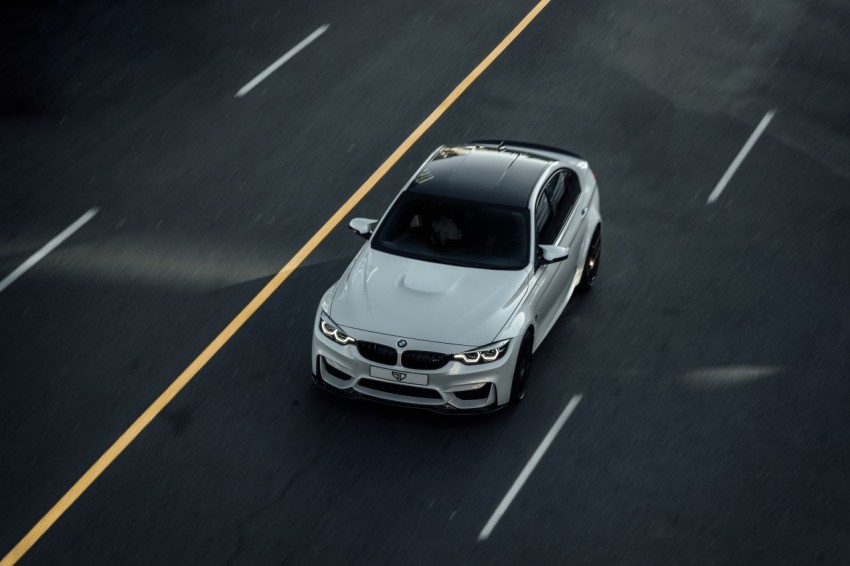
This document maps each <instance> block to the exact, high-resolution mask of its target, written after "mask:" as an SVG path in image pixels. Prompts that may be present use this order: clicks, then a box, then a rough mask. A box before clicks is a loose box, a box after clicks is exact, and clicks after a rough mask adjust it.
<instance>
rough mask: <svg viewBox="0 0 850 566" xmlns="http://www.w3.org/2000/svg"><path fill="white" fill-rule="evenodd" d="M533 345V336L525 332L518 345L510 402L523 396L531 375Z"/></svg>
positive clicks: (520, 399)
mask: <svg viewBox="0 0 850 566" xmlns="http://www.w3.org/2000/svg"><path fill="white" fill-rule="evenodd" d="M533 346H534V336H533V335H532V334H531V332H530V331H529V332H526V333H525V336H523V337H522V343H521V344H520V346H519V355H518V356H517V359H516V367H515V368H514V379H513V381H512V382H511V403H513V404H516V403H519V402H520V401H522V400H523V399H524V398H525V391H526V389H527V387H528V379H529V377H530V376H531V350H532V348H533Z"/></svg>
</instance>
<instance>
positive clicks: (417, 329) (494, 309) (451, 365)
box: [312, 140, 602, 412]
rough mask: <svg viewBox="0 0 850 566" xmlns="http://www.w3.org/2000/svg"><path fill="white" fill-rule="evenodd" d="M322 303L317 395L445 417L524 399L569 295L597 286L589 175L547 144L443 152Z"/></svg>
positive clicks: (597, 234) (371, 223) (357, 223)
mask: <svg viewBox="0 0 850 566" xmlns="http://www.w3.org/2000/svg"><path fill="white" fill-rule="evenodd" d="M349 228H350V229H351V230H352V231H353V232H354V233H355V234H357V235H359V236H361V237H363V238H365V239H366V240H367V241H366V242H365V243H364V245H363V246H362V248H361V249H360V251H359V252H358V253H357V255H356V256H355V257H354V259H353V260H352V261H351V263H350V264H349V266H348V267H347V269H346V270H345V272H344V273H343V274H342V277H341V278H340V279H339V280H338V281H337V282H336V283H335V284H334V285H332V286H331V288H330V289H328V290H327V292H326V293H325V294H324V296H323V297H322V299H321V302H320V304H319V307H318V310H317V312H316V318H315V322H314V325H313V346H312V370H313V379H314V381H315V383H316V384H317V385H319V386H320V387H322V388H324V389H328V390H331V391H334V392H336V393H340V394H343V395H347V396H350V397H364V398H370V399H374V400H379V401H385V402H390V403H396V404H403V405H410V406H416V407H422V408H429V409H433V410H437V411H443V412H483V411H489V410H493V409H497V408H500V407H504V406H506V405H508V404H509V403H511V402H513V403H516V402H519V401H521V400H522V399H523V397H524V396H525V393H526V390H527V387H528V385H529V379H530V376H531V367H532V364H531V361H532V355H533V353H534V351H535V350H536V349H537V347H538V346H539V345H540V344H541V343H542V342H543V340H544V339H545V338H546V335H547V334H548V333H549V331H550V330H551V329H552V326H553V325H554V324H555V322H556V321H557V320H558V317H559V316H560V315H561V313H562V312H563V310H564V308H565V307H566V305H567V302H568V301H569V300H570V298H571V297H572V296H573V294H574V292H575V291H576V290H579V291H587V290H589V289H590V288H591V287H593V284H594V283H595V281H596V277H597V273H598V270H599V260H600V255H601V250H602V215H601V211H600V205H599V189H598V188H597V183H596V177H595V175H594V174H593V172H592V171H591V169H590V166H589V165H588V163H587V161H585V160H584V159H583V158H581V157H579V156H578V155H576V154H574V153H571V152H568V151H565V150H561V149H557V148H552V147H548V146H542V145H537V144H528V143H520V142H509V141H489V140H484V141H474V142H470V143H467V144H464V145H452V146H442V147H440V148H438V149H437V150H436V151H434V153H432V154H431V156H430V157H429V158H428V159H427V160H426V161H425V163H424V164H423V165H422V166H421V167H420V168H419V170H418V171H417V172H416V174H415V175H414V176H413V178H412V179H411V180H410V181H409V182H408V183H407V185H405V187H404V188H403V189H402V190H401V192H400V193H399V194H398V196H397V197H396V198H395V200H394V201H393V203H392V204H391V205H390V207H389V208H388V210H387V212H386V213H385V214H384V215H383V217H382V218H381V219H379V220H378V219H367V218H355V219H353V220H351V222H350V223H349Z"/></svg>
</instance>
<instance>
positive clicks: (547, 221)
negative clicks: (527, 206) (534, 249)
mask: <svg viewBox="0 0 850 566" xmlns="http://www.w3.org/2000/svg"><path fill="white" fill-rule="evenodd" d="M534 228H535V230H536V231H537V244H538V245H539V244H546V245H548V244H552V243H554V242H555V236H557V235H558V225H557V223H556V219H555V215H554V214H552V207H551V206H549V199H548V198H547V197H546V192H545V191H540V196H538V197H537V206H536V207H535V210H534Z"/></svg>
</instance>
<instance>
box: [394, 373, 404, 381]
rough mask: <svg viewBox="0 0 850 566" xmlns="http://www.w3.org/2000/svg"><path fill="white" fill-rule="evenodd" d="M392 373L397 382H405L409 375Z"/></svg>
mask: <svg viewBox="0 0 850 566" xmlns="http://www.w3.org/2000/svg"><path fill="white" fill-rule="evenodd" d="M392 373H393V377H394V378H395V380H396V381H404V378H405V377H407V374H406V373H404V372H403V371H394V372H392Z"/></svg>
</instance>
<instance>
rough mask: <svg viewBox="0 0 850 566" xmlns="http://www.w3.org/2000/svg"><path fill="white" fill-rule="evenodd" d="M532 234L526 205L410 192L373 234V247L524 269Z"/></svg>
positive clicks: (439, 259) (473, 264)
mask: <svg viewBox="0 0 850 566" xmlns="http://www.w3.org/2000/svg"><path fill="white" fill-rule="evenodd" d="M529 234H530V230H529V228H528V213H527V211H526V210H525V209H522V208H512V207H504V206H494V205H489V204H482V203H476V202H469V201H462V200H455V199H447V198H441V197H435V196H432V195H425V194H415V193H409V192H408V193H404V194H403V195H402V196H401V197H400V198H399V199H398V200H397V201H396V203H395V204H394V205H393V207H392V209H391V210H390V212H389V214H388V215H387V218H386V220H385V221H384V222H383V223H382V224H381V227H380V228H378V231H377V232H376V233H375V235H374V236H373V237H372V247H373V248H375V249H376V250H380V251H382V252H387V253H391V254H395V255H401V256H405V257H411V258H415V259H421V260H425V261H433V262H437V263H449V264H453V265H462V266H466V267H479V268H485V269H522V268H523V267H525V266H526V265H527V264H528V249H529V242H528V238H529Z"/></svg>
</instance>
